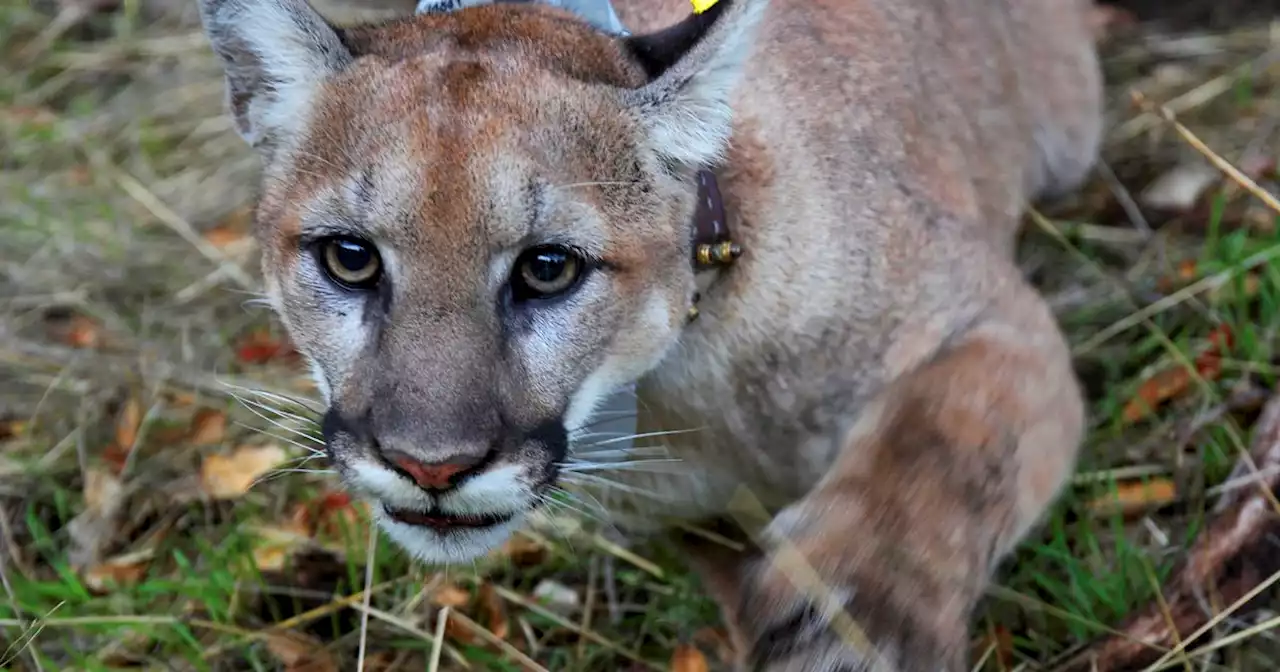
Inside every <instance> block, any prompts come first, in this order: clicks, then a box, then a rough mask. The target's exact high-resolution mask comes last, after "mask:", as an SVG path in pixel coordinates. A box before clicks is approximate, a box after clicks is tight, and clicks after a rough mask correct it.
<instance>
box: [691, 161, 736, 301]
mask: <svg viewBox="0 0 1280 672" xmlns="http://www.w3.org/2000/svg"><path fill="white" fill-rule="evenodd" d="M697 177H698V202H697V204H696V205H695V206H694V211H693V270H694V271H695V272H698V271H706V270H712V269H715V268H720V267H725V266H729V265H731V264H733V262H734V261H737V259H738V257H740V256H742V247H741V246H740V245H738V244H737V243H735V242H733V240H732V238H731V237H730V234H729V220H728V219H727V218H726V217H725V212H724V200H723V199H722V198H721V196H720V185H719V184H718V183H717V182H716V176H715V173H712V172H711V171H709V170H700V171H698V176H697ZM698 298H699V297H698V295H694V297H693V300H694V303H697V301H698ZM697 317H698V307H697V306H696V305H694V306H690V307H689V321H693V320H694V319H695V318H697Z"/></svg>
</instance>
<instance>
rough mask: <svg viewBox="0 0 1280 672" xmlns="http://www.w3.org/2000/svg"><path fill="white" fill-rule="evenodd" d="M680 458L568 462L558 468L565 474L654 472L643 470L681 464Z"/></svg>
mask: <svg viewBox="0 0 1280 672" xmlns="http://www.w3.org/2000/svg"><path fill="white" fill-rule="evenodd" d="M683 461H684V460H681V459H680V458H676V457H672V458H666V459H655V460H623V461H621V462H582V461H579V462H569V463H566V464H564V465H563V466H561V467H560V471H561V472H562V473H566V474H580V473H582V472H584V471H655V470H652V469H644V468H642V467H644V466H645V465H649V464H671V463H673V462H683Z"/></svg>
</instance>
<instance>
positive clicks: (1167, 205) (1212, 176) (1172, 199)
mask: <svg viewBox="0 0 1280 672" xmlns="http://www.w3.org/2000/svg"><path fill="white" fill-rule="evenodd" d="M1221 179H1222V173H1221V172H1219V171H1218V169H1217V168H1214V167H1213V166H1211V165H1209V164H1206V163H1203V162H1196V163H1182V164H1178V165H1176V166H1174V167H1173V168H1171V169H1170V170H1169V171H1168V172H1166V173H1164V174H1163V175H1161V176H1160V177H1157V178H1156V179H1155V180H1154V181H1153V182H1152V183H1151V184H1149V185H1147V188H1146V189H1145V190H1143V192H1142V193H1141V194H1140V195H1139V196H1138V201H1139V202H1141V203H1142V204H1143V205H1145V206H1146V207H1148V208H1153V209H1158V210H1170V211H1174V212H1186V211H1188V210H1190V209H1191V208H1193V207H1195V204H1196V202H1197V201H1199V200H1200V196H1201V195H1202V194H1204V192H1205V191H1206V190H1208V189H1209V187H1211V186H1213V185H1214V184H1217V183H1218V182H1219V181H1220V180H1221Z"/></svg>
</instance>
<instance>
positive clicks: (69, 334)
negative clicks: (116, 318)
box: [58, 315, 102, 350]
mask: <svg viewBox="0 0 1280 672" xmlns="http://www.w3.org/2000/svg"><path fill="white" fill-rule="evenodd" d="M101 331H102V327H101V326H99V325H98V323H97V321H95V320H94V319H92V318H89V317H85V316H84V315H73V316H71V318H70V319H68V320H67V323H66V325H65V326H63V327H61V328H59V329H58V332H59V333H58V340H60V341H62V342H63V343H66V344H67V345H69V346H71V347H73V348H82V349H86V350H87V349H92V348H96V347H98V345H99V343H101V341H102V334H101Z"/></svg>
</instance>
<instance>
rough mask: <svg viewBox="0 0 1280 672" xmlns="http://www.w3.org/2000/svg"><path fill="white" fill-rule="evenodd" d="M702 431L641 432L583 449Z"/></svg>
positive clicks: (596, 443)
mask: <svg viewBox="0 0 1280 672" xmlns="http://www.w3.org/2000/svg"><path fill="white" fill-rule="evenodd" d="M704 429H706V428H705V427H698V428H695V429H671V430H664V431H658V432H641V433H639V434H628V435H627V436H620V437H617V438H613V439H605V440H603V441H596V442H593V443H588V444H585V445H584V446H583V448H591V447H593V446H606V445H609V444H611V443H622V442H623V441H630V440H635V439H647V438H649V437H653V436H674V435H676V434H691V433H693V432H701V431H703V430H704Z"/></svg>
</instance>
